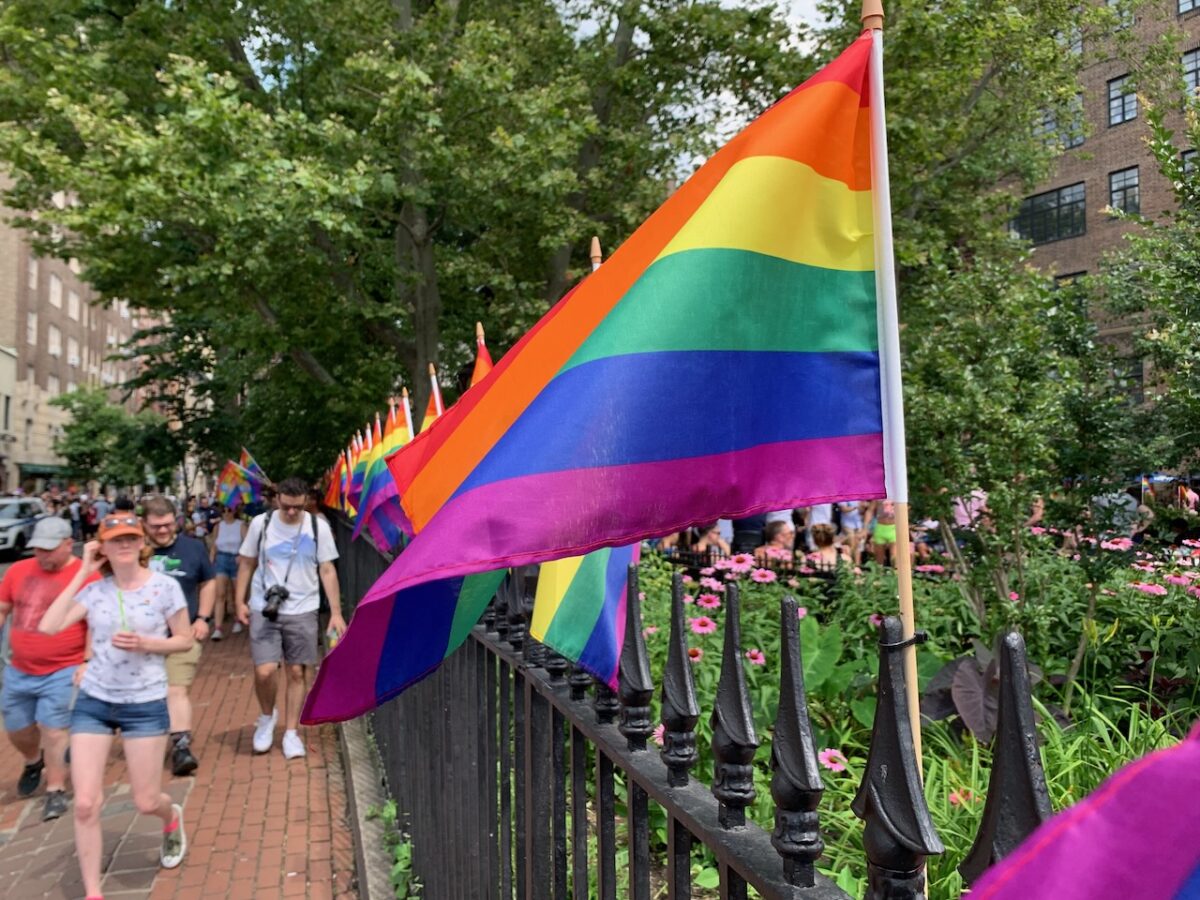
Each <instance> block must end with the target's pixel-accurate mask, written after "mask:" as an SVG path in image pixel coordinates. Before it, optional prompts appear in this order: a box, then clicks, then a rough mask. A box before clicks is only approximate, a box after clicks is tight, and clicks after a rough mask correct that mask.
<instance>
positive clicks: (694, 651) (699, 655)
mask: <svg viewBox="0 0 1200 900" xmlns="http://www.w3.org/2000/svg"><path fill="white" fill-rule="evenodd" d="M703 658H704V651H703V650H701V649H700V648H699V647H688V659H689V660H691V661H692V662H694V663H695V662H700V660H702V659H703Z"/></svg>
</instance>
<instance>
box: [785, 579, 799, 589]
mask: <svg viewBox="0 0 1200 900" xmlns="http://www.w3.org/2000/svg"><path fill="white" fill-rule="evenodd" d="M787 586H788V587H793V588H794V587H800V579H799V578H789V579H788V580H787Z"/></svg>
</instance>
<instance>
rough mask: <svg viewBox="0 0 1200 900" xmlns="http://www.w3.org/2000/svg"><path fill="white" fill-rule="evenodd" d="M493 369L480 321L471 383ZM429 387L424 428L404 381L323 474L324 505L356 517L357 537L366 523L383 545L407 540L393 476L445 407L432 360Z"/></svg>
mask: <svg viewBox="0 0 1200 900" xmlns="http://www.w3.org/2000/svg"><path fill="white" fill-rule="evenodd" d="M491 370H492V357H491V354H490V353H489V352H488V348H487V343H486V342H485V340H484V331H483V324H482V323H479V322H477V323H475V368H474V370H473V371H472V373H471V384H470V387H474V386H475V385H476V384H478V383H479V382H480V381H482V380H483V379H484V377H485V376H486V375H487V373H488V372H490V371H491ZM470 387H468V390H470ZM429 388H430V390H429V403H428V404H427V406H426V408H425V416H424V418H423V419H422V420H421V430H420V432H417V431H416V430H415V429H414V428H413V417H412V407H411V405H410V403H409V395H408V388H407V387H405V388H404V389H403V390H402V391H401V394H400V397H399V398H396V397H390V398H388V409H387V414H386V416H384V415H383V414H381V413H378V412H377V413H376V414H375V420H374V422H373V423H372V422H370V421H368V422H367V424H366V425H365V426H364V427H363V428H361V429H359V430H358V431H357V432H355V434H354V435H353V436H352V437H351V438H350V442H349V444H347V446H346V449H345V450H344V451H342V452H341V453H339V454H338V456H337V459H336V460H335V461H334V464H333V465H332V466H330V468H329V470H328V471H327V472H326V474H325V480H326V483H327V487H326V490H325V497H324V502H325V505H326V506H327V507H330V508H331V509H339V510H341V511H342V512H344V513H345V514H346V515H347V516H348V517H349V518H350V519H351V520H352V521H353V522H354V538H355V539H357V538H358V537H359V535H360V534H362V532H363V529H364V528H365V529H366V530H367V531H368V532H369V533H370V535H371V538H372V540H374V542H375V546H376V547H378V548H379V549H380V550H384V551H391V550H395V549H397V548H399V547H400V546H401V545H402V544H403V543H404V532H405V528H404V524H405V518H404V513H403V511H402V509H401V506H400V492H399V490H398V488H397V486H396V480H395V478H394V477H393V476H392V464H393V463H394V462H395V461H396V459H397V456H398V455H399V454H400V453H401V452H402V451H403V450H405V448H407V447H410V446H412V441H413V438H414V437H416V436H417V434H418V433H421V434H423V433H425V432H427V431H428V430H429V429H430V427H431V426H432V425H433V423H434V422H436V421H437V420H438V419H439V418H441V416H442V415H443V414H444V413H445V411H446V409H445V404H444V403H443V401H442V389H441V386H440V385H439V384H438V379H437V369H436V367H435V366H434V365H433V364H432V363H430V365H429Z"/></svg>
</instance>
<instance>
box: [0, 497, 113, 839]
mask: <svg viewBox="0 0 1200 900" xmlns="http://www.w3.org/2000/svg"><path fill="white" fill-rule="evenodd" d="M29 546H30V547H32V548H33V559H23V560H20V561H19V562H16V563H13V565H12V566H11V567H10V568H9V570H8V571H7V572H6V573H5V574H4V580H3V581H0V625H3V624H4V622H5V620H6V619H8V618H9V616H11V617H12V629H11V637H12V651H13V653H12V659H11V661H10V662H9V664H8V667H7V668H6V669H5V672H4V689H3V691H2V692H0V709H2V710H3V715H4V730H5V731H6V732H7V733H8V739H9V740H10V741H11V742H12V745H13V746H14V747H16V748H17V750H18V751H19V752H20V754H21V755H22V756H23V757H24V758H25V768H24V769H23V770H22V772H21V777H20V778H19V779H18V781H17V793H18V794H19V795H20V796H22V797H28V796H29V795H30V794H32V793H33V792H34V791H35V790H37V787H38V784H40V783H41V780H42V772H43V770H44V771H45V775H46V803H45V807H44V809H43V811H42V819H43V820H46V819H57V818H58V817H59V816H61V815H62V814H63V813H64V812H66V810H67V795H66V777H67V765H66V760H65V755H66V750H67V740H68V738H67V729H68V727H69V726H70V724H71V694H72V692H73V690H74V688H75V685H77V684H78V683H79V680H80V679H81V678H82V677H83V672H84V668H85V666H86V665H87V663H86V652H87V634H88V630H87V623H86V622H79V623H77V624H76V625H74V626H72V627H71V628H67V629H64V630H63V631H61V632H59V633H58V634H55V635H46V634H42V633H41V632H40V631H38V623H39V622H41V620H42V615H43V614H44V613H45V612H46V610H47V609H48V608H49V607H50V604H51V603H53V602H54V598H55V597H57V596H58V595H59V594H60V593H62V591H63V588H65V587H66V586H67V585H68V584H70V583H71V579H72V578H74V577H75V573H76V572H78V571H79V567H80V565H81V562H80V560H79V558H78V557H76V556H72V555H71V525H70V523H69V522H67V521H66V520H65V519H60V518H58V517H56V516H47V517H46V518H44V519H39V520H38V522H37V524H36V525H35V526H34V529H33V537H32V538H30V540H29ZM93 580H94V577H93Z"/></svg>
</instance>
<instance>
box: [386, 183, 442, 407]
mask: <svg viewBox="0 0 1200 900" xmlns="http://www.w3.org/2000/svg"><path fill="white" fill-rule="evenodd" d="M400 222H401V224H400V225H399V226H398V227H397V228H396V231H395V240H396V291H397V294H398V295H400V296H407V298H408V305H409V307H410V309H411V310H412V327H413V345H412V352H411V353H410V354H409V358H408V359H407V360H406V363H407V367H408V373H409V378H410V379H411V384H410V385H409V393H410V394H411V395H412V402H413V424H414V425H415V426H416V427H417V428H420V422H421V420H422V419H423V418H424V416H425V405H426V403H428V402H429V394H430V389H429V365H430V363H432V364H433V365H435V366H436V365H437V362H438V346H439V343H440V339H441V326H440V319H441V314H442V295H441V292H440V290H439V289H438V278H437V267H436V264H435V260H434V253H433V236H432V234H431V233H430V230H429V217H428V214H427V213H426V211H425V209H424V208H423V207H420V206H417V205H415V204H412V203H405V204H404V208H403V209H402V210H401V214H400Z"/></svg>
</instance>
